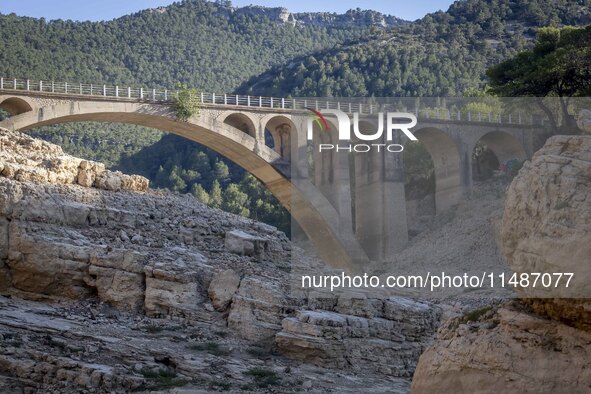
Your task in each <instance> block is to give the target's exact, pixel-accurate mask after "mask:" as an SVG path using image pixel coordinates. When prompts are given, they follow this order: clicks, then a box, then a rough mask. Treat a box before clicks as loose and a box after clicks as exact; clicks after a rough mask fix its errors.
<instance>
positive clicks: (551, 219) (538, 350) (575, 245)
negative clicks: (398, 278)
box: [412, 136, 591, 393]
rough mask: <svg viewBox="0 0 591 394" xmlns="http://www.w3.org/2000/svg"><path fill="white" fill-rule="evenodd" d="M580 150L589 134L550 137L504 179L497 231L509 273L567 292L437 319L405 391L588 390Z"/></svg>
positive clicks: (586, 158) (586, 222) (587, 232)
mask: <svg viewBox="0 0 591 394" xmlns="http://www.w3.org/2000/svg"><path fill="white" fill-rule="evenodd" d="M590 152H591V137H589V136H555V137H552V138H550V139H549V140H548V141H547V142H546V144H545V145H544V147H543V148H542V149H541V150H539V151H538V152H537V153H536V154H535V155H534V157H533V158H532V160H531V161H529V162H527V163H526V164H525V165H524V167H523V168H522V169H521V171H520V172H519V174H518V175H517V177H516V178H515V179H514V181H513V182H512V184H511V187H510V188H509V190H508V192H507V197H506V202H505V211H504V215H503V221H502V226H501V239H502V245H503V250H504V254H505V256H506V257H507V261H508V262H509V264H510V266H511V268H512V269H513V270H514V271H515V272H517V273H531V272H574V273H575V279H573V286H572V287H571V288H569V289H564V288H562V289H561V288H560V287H559V288H553V289H551V290H548V289H545V290H544V291H541V290H540V289H539V288H538V289H537V290H535V289H532V288H524V289H520V291H519V293H520V295H521V297H522V298H523V299H522V300H520V301H511V302H502V303H500V304H497V305H490V306H487V307H483V308H480V309H477V310H475V311H473V312H471V313H469V314H465V315H463V316H459V317H458V316H456V317H453V318H451V319H449V320H447V321H446V322H445V323H443V324H442V325H441V328H440V329H439V331H438V339H437V341H436V342H435V343H434V344H433V346H431V347H430V348H429V349H428V350H427V351H426V352H425V353H423V355H422V356H421V358H420V361H419V364H418V366H417V370H416V373H415V375H414V378H413V384H412V392H413V393H432V392H454V391H457V390H458V388H461V391H463V392H480V393H498V392H523V393H583V392H589V390H591V373H590V371H591V368H590V360H591V314H590V310H591V303H590V302H589V298H590V297H589V295H588V282H589V277H590V276H589V263H590V262H591V260H590V256H591V249H589V248H590V246H589V245H590V244H589V240H590V239H591V238H590V236H591V216H590V214H591V197H590V196H591V155H590ZM567 297H568V298H567ZM573 297H578V298H575V299H573ZM583 297H584V298H586V299H582V298H583Z"/></svg>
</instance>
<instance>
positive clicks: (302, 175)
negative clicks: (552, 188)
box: [0, 78, 539, 271]
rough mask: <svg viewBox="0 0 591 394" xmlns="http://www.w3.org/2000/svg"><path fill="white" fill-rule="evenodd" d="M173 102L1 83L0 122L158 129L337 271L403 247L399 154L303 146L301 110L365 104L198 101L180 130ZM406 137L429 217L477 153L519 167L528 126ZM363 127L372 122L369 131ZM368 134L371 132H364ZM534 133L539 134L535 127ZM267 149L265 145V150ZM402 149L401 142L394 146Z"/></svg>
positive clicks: (447, 200)
mask: <svg viewBox="0 0 591 394" xmlns="http://www.w3.org/2000/svg"><path fill="white" fill-rule="evenodd" d="M174 95H175V92H173V91H168V90H162V89H158V90H157V89H143V88H139V89H137V88H128V87H125V88H122V87H119V86H106V85H88V84H68V83H55V82H45V81H34V82H33V81H30V80H20V79H6V78H0V108H1V109H3V110H5V111H6V112H8V113H9V114H10V115H11V116H10V117H8V118H7V119H5V120H4V121H2V122H0V127H3V128H6V129H9V130H24V129H28V128H34V127H39V126H45V125H52V124H60V123H68V122H87V121H96V122H116V123H117V122H119V123H130V124H135V125H140V126H146V127H152V128H157V129H160V130H163V131H166V132H170V133H174V134H177V135H179V136H182V137H185V138H187V139H189V140H192V141H195V142H198V143H200V144H202V145H205V146H207V147H208V148H211V149H213V150H214V151H216V152H218V153H219V154H221V155H223V156H225V157H227V158H228V159H230V160H232V161H233V162H235V163H236V164H238V165H240V166H241V167H243V168H244V169H245V170H246V171H248V172H249V173H251V174H252V175H254V176H255V177H256V178H258V179H259V180H260V181H261V182H262V183H263V184H264V185H265V186H266V187H267V188H268V189H269V190H270V191H271V192H272V193H273V194H274V195H275V196H276V197H277V198H278V200H279V201H280V202H281V204H283V205H284V206H285V207H286V208H287V209H288V210H289V211H290V212H291V214H292V217H293V218H294V219H295V220H296V221H297V222H298V223H299V225H300V227H301V228H302V229H303V230H304V232H305V233H306V235H307V236H308V238H309V239H310V240H311V241H312V242H313V244H314V245H315V247H316V250H317V252H318V254H319V256H320V257H321V258H322V259H323V260H325V261H326V262H328V263H329V264H330V265H332V266H334V267H336V268H342V269H345V270H349V271H355V270H356V268H358V267H359V266H360V263H362V262H365V261H368V260H374V261H384V260H387V259H388V258H389V257H390V256H392V254H393V253H396V252H397V251H399V250H401V249H402V248H404V246H405V244H406V243H407V241H408V231H407V221H406V205H405V194H404V181H405V180H404V171H403V163H402V156H401V155H399V154H363V155H352V156H353V159H352V160H351V159H350V156H351V155H348V154H340V153H334V152H333V153H328V154H324V153H323V154H319V153H317V152H316V150H314V152H315V153H314V155H315V156H316V157H314V163H315V164H314V168H313V169H310V167H309V164H308V163H309V154H310V153H309V152H310V151H311V150H310V148H309V147H310V146H317V145H318V144H320V143H327V142H334V139H335V137H334V135H332V134H330V133H314V139H313V141H311V142H309V141H307V139H306V132H305V131H304V130H307V127H308V118H307V117H306V116H301V115H302V114H304V113H305V112H306V110H305V109H304V108H306V107H310V106H311V107H316V108H319V107H322V108H333V109H334V108H340V109H342V110H343V111H344V112H352V111H355V112H361V113H362V114H363V113H366V114H368V115H369V114H370V113H373V112H377V110H378V109H377V108H373V107H372V106H371V105H369V104H365V105H363V104H351V103H342V102H326V101H325V102H321V103H318V101H315V100H313V99H312V100H292V99H283V98H270V97H258V96H256V97H255V96H240V95H218V94H206V93H201V102H202V104H201V106H202V107H201V110H200V113H199V115H197V116H194V117H192V118H191V119H189V120H188V121H186V122H184V121H179V120H178V119H177V118H176V114H175V111H174V106H173V99H174ZM417 115H418V119H419V122H418V124H417V126H416V127H415V128H413V133H414V134H415V135H416V136H417V137H418V139H419V141H420V143H422V144H424V146H425V147H426V148H427V150H428V151H429V153H430V154H431V157H432V159H433V163H434V167H435V179H436V187H435V189H436V193H435V201H436V209H437V211H442V210H446V209H448V208H449V207H451V206H453V205H454V204H456V203H457V202H458V200H459V199H460V198H461V196H462V195H463V194H464V193H465V192H466V190H469V188H470V186H471V185H472V152H473V150H474V148H475V146H476V145H477V143H478V142H483V143H485V144H486V145H487V146H488V147H489V148H490V149H491V150H492V151H493V152H494V153H495V155H496V156H497V158H498V159H499V162H506V161H507V160H510V159H519V160H525V159H527V158H529V157H530V156H531V155H532V153H533V151H534V149H535V147H534V138H533V132H534V130H535V129H536V126H533V125H531V124H525V123H524V122H522V121H521V119H518V120H517V119H515V120H511V119H510V118H509V119H503V118H500V117H498V118H494V117H491V114H468V116H467V119H466V116H464V117H463V119H462V116H461V114H459V113H458V114H452V113H446V114H442V115H441V116H433V115H432V114H431V115H429V114H422V113H420V111H419V112H417ZM369 123H371V122H369ZM368 127H371V125H370V126H368ZM538 127H539V126H538ZM271 140H272V143H269V142H270V141H271ZM401 143H404V141H401Z"/></svg>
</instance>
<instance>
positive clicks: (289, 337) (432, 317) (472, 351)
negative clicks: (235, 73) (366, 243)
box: [0, 131, 591, 393]
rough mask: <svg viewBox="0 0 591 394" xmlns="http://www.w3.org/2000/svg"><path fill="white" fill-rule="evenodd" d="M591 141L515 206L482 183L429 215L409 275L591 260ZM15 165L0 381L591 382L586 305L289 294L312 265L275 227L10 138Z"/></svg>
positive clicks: (7, 221)
mask: <svg viewBox="0 0 591 394" xmlns="http://www.w3.org/2000/svg"><path fill="white" fill-rule="evenodd" d="M590 148H591V137H581V136H578V137H577V136H568V137H566V136H564V137H554V138H552V139H550V140H549V141H548V143H547V144H546V145H545V147H544V148H543V149H542V150H540V151H539V152H538V153H537V154H536V155H535V156H534V158H533V159H532V160H531V161H530V162H528V163H526V164H525V165H524V168H523V169H522V170H521V172H520V173H519V175H518V176H517V177H516V178H515V180H514V181H513V183H512V184H511V186H510V187H509V188H508V190H507V193H506V201H505V204H504V213H503V203H504V199H503V198H502V197H503V196H504V195H505V191H504V190H505V189H506V188H507V183H505V182H504V181H503V180H500V179H498V180H496V181H492V182H488V183H484V184H481V185H478V186H477V187H476V188H475V189H474V191H473V193H472V194H471V196H469V197H468V198H467V199H465V200H464V201H463V202H462V203H461V204H460V206H459V207H457V208H456V209H455V210H452V211H450V212H447V213H444V214H443V215H438V216H437V217H434V218H420V220H421V221H422V222H423V223H422V226H424V227H425V228H428V230H423V231H421V232H420V233H419V234H418V235H416V236H415V237H413V239H412V240H411V242H410V244H409V247H408V248H407V249H406V250H405V251H404V252H403V253H401V254H400V255H399V256H397V258H396V259H395V261H393V264H394V266H396V265H412V264H415V265H416V264H417V262H420V263H421V264H423V265H425V266H435V267H440V268H442V269H443V268H446V267H449V266H450V264H455V265H454V266H456V267H457V268H459V269H465V270H469V269H471V270H482V269H490V268H491V267H497V268H500V269H504V268H503V267H504V265H505V264H506V263H505V262H506V261H507V262H508V263H509V264H510V266H511V267H510V268H512V269H514V270H516V271H517V272H531V271H532V270H539V269H544V268H545V267H547V266H549V265H554V266H560V267H561V270H567V269H571V270H574V269H575V268H577V267H578V268H581V267H586V266H588V260H586V259H588V256H589V253H587V252H586V250H587V249H588V242H586V241H585V240H588V239H589V232H590V229H589V223H590V221H589V217H588V215H587V213H588V212H591V209H590V208H591V207H590V206H589V203H590V200H589V198H588V196H589V191H590V190H589V185H590V182H589V179H590V178H589V169H590V164H589V163H591V160H590V159H589V156H588V155H589V152H590V151H591V149H590ZM0 168H1V171H0V174H1V176H0V189H1V193H0V196H1V197H0V294H1V295H0V392H7V393H63V392H86V393H103V392H176V393H199V392H211V391H230V392H292V391H298V392H308V391H309V392H339V393H340V392H351V393H352V392H363V391H366V390H367V388H368V387H371V392H388V393H406V392H408V391H409V390H411V379H412V391H413V392H417V393H423V392H424V393H431V392H442V391H443V392H454V391H457V390H458V389H461V390H462V391H464V392H474V391H478V392H499V391H500V392H507V391H510V392H515V391H523V392H548V393H550V392H552V393H554V392H564V393H567V392H584V391H585V390H587V389H588V388H589V387H591V386H590V385H591V375H590V374H589V370H591V369H590V368H589V363H588V360H589V358H590V352H591V337H590V336H589V335H590V330H589V326H590V324H589V321H590V319H589V304H588V302H587V301H586V300H571V299H560V298H556V297H543V298H540V296H539V295H538V294H533V295H532V294H528V293H527V292H523V291H522V292H521V295H522V296H524V297H531V296H536V297H537V298H527V299H525V300H522V301H508V300H507V299H508V297H509V296H510V293H508V292H498V291H494V292H492V291H489V292H486V291H485V292H477V293H474V292H471V293H470V294H465V297H457V296H456V297H455V298H452V299H442V298H440V297H439V298H438V297H433V299H432V301H431V302H427V301H419V300H417V299H411V298H408V297H401V296H389V297H382V298H378V297H377V295H375V294H373V295H372V294H363V293H359V294H358V296H355V297H351V296H350V294H348V296H346V297H338V296H335V295H333V296H320V297H319V296H317V295H316V296H314V297H310V298H305V297H304V298H293V297H292V293H291V292H290V289H289V283H290V279H289V277H290V275H289V272H290V266H291V264H292V262H293V261H294V259H295V260H297V262H298V266H301V264H304V265H305V264H308V263H309V264H314V257H313V256H307V255H305V253H304V252H303V251H302V250H300V249H298V248H297V247H295V246H293V245H292V244H291V243H290V241H289V240H288V239H287V238H286V237H285V235H284V234H283V233H281V232H279V231H277V230H276V229H275V228H273V227H271V226H268V225H265V224H261V223H257V222H255V221H252V220H247V219H244V218H241V217H237V216H235V215H231V214H227V213H224V212H222V211H219V210H214V209H211V208H208V207H206V206H204V205H202V204H200V203H199V202H197V201H196V200H195V199H194V198H193V197H191V196H183V195H178V194H171V193H167V192H162V191H154V190H151V189H149V188H148V182H147V180H146V179H144V178H142V177H138V176H128V175H124V174H121V173H117V172H111V171H107V170H105V168H104V166H102V165H101V164H100V163H94V162H90V161H85V160H81V159H77V158H73V157H70V156H67V155H65V154H64V153H63V151H62V150H61V148H59V147H58V146H55V145H52V144H49V143H46V142H42V141H38V140H35V139H32V138H30V137H28V136H26V135H24V134H20V133H11V132H7V131H0ZM501 216H503V220H501ZM564 245H567V246H568V248H570V249H568V250H567V249H565V246H564ZM435 251H437V253H435ZM579 251H580V253H579ZM502 254H504V256H503V255H502ZM565 256H568V257H570V258H566V257H565ZM458 262H459V263H460V265H458ZM394 266H392V267H394ZM392 267H388V266H385V267H384V268H385V269H393V268H392ZM505 268H506V267H505ZM581 272H583V273H584V272H585V271H584V270H583V271H581ZM546 295H547V294H546ZM550 295H551V294H550ZM440 320H441V321H442V322H443V323H441V324H439V321H440ZM435 331H437V337H436V341H435V342H433V338H434V335H435ZM419 357H420V359H419ZM417 362H418V365H417ZM415 368H416V372H415ZM413 375H414V376H413Z"/></svg>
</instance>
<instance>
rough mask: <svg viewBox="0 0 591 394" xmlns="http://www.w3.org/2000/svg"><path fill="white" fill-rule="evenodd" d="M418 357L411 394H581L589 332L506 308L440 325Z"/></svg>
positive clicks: (587, 383) (588, 378)
mask: <svg viewBox="0 0 591 394" xmlns="http://www.w3.org/2000/svg"><path fill="white" fill-rule="evenodd" d="M443 327H444V328H442V329H441V330H440V332H439V334H438V341H437V344H436V345H435V346H433V347H431V348H429V349H428V350H427V351H425V353H423V354H422V355H421V358H420V360H419V364H418V366H417V370H416V372H415V375H414V378H413V383H412V393H413V394H414V393H417V394H421V393H451V392H463V393H565V394H569V393H582V392H586V391H588V390H589V387H591V373H590V372H589V371H590V369H589V363H590V361H589V360H591V334H589V333H587V332H584V331H581V330H577V329H574V328H572V327H569V326H566V325H564V324H561V323H559V322H556V321H549V320H547V319H544V318H541V317H537V316H533V315H532V314H531V313H527V312H526V311H523V310H521V308H519V307H517V308H516V307H513V306H505V307H502V308H500V309H498V310H497V311H494V312H492V311H491V312H490V313H488V314H484V315H483V317H482V318H479V319H478V321H466V317H458V318H455V319H452V320H451V321H449V322H447V323H446V324H444V325H443Z"/></svg>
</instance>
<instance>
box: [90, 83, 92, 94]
mask: <svg viewBox="0 0 591 394" xmlns="http://www.w3.org/2000/svg"><path fill="white" fill-rule="evenodd" d="M92 89H93V86H92V84H90V95H91V96H92Z"/></svg>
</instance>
